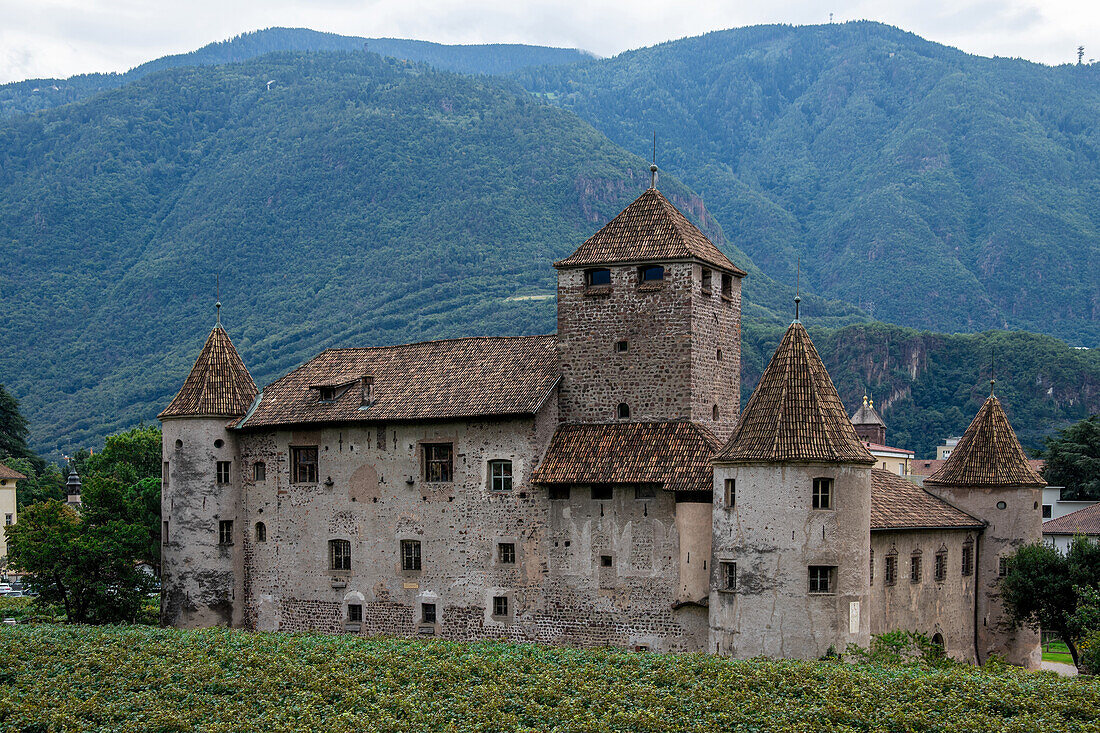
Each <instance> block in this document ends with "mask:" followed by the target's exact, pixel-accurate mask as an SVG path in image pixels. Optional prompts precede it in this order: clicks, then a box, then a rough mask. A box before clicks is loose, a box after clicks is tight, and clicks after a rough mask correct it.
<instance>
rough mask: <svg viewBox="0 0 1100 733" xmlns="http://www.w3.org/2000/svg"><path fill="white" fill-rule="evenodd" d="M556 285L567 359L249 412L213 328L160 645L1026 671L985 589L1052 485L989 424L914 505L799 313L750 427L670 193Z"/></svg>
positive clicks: (248, 380) (469, 346)
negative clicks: (434, 649)
mask: <svg viewBox="0 0 1100 733" xmlns="http://www.w3.org/2000/svg"><path fill="white" fill-rule="evenodd" d="M554 266H555V267H556V268H557V272H558V291H557V308H558V329H557V334H555V335H550V336H529V337H515V338H463V339H454V340H445V341H429V342H424V343H416V344H407V345H402V346H388V347H379V348H350V349H328V350H326V351H324V352H322V353H321V354H319V355H318V356H316V357H315V358H313V359H311V360H310V361H308V362H306V363H305V364H303V365H301V366H299V367H298V368H297V369H295V370H293V371H291V372H290V373H289V374H287V375H286V376H284V377H282V378H281V379H278V380H277V381H275V382H273V383H272V384H270V385H268V386H266V387H265V388H264V389H263V390H262V391H260V390H258V389H257V387H256V385H255V383H254V382H253V380H252V377H251V376H250V375H249V373H248V370H247V369H246V367H245V365H244V363H243V361H242V360H241V357H240V356H239V355H238V353H237V351H236V350H235V349H234V347H233V345H232V343H231V342H230V339H229V336H228V335H227V333H226V332H225V330H224V329H223V328H222V327H221V325H220V323H219V325H217V326H215V328H214V329H213V330H212V331H211V333H210V336H209V338H208V339H207V341H206V344H205V346H204V347H203V349H202V352H201V353H200V354H199V356H198V359H197V360H196V362H195V365H194V367H193V369H192V370H191V372H190V374H189V375H188V377H187V379H186V381H185V382H184V384H183V387H182V388H181V389H180V391H179V393H178V394H177V396H176V397H175V399H173V400H172V402H171V404H170V405H169V406H168V407H167V408H166V409H165V410H164V411H163V412H162V413H161V415H160V419H161V420H162V422H163V428H164V443H163V460H164V467H163V468H164V475H163V499H162V502H163V503H162V514H163V516H162V518H163V522H164V526H163V533H162V540H163V543H164V544H163V550H162V555H163V567H162V573H163V575H162V582H163V588H164V596H163V610H162V613H163V621H164V622H165V623H166V624H169V625H173V626H180V627H199V626H211V625H230V626H234V627H241V628H247V629H255V630H287V631H302V630H318V631H326V632H334V633H336V632H339V633H358V634H391V635H406V636H433V637H442V638H448V639H479V638H487V637H491V638H500V639H508V640H515V641H532V642H542V643H549V644H568V645H616V646H622V647H628V648H634V649H639V650H642V649H648V650H654V651H706V652H710V653H717V654H722V655H729V656H735V657H753V656H757V655H769V656H775V657H794V658H817V657H820V656H822V655H824V654H826V653H827V652H828V651H829V650H830V649H836V650H841V651H843V650H844V649H845V648H846V647H847V645H848V644H859V645H862V646H866V645H867V644H868V642H869V640H870V637H871V635H872V634H877V633H882V632H885V631H889V630H892V629H898V628H902V629H913V630H917V631H921V632H923V633H926V634H928V635H929V636H932V637H933V638H934V639H935V641H937V642H938V643H940V644H942V645H943V647H944V649H945V650H946V652H947V653H948V654H950V655H951V656H953V657H956V658H959V659H965V660H970V661H976V662H982V661H984V660H985V659H987V658H988V657H989V656H990V655H992V654H997V655H1000V656H1002V657H1005V658H1006V659H1008V660H1009V661H1010V662H1014V663H1017V664H1021V665H1025V666H1028V667H1035V666H1037V665H1038V663H1039V659H1040V653H1039V645H1038V635H1037V633H1036V632H1034V631H1032V630H1029V629H1022V628H1012V627H1011V626H1010V625H1009V624H1007V623H1006V622H1005V618H1004V614H1003V610H1002V608H1001V606H1000V603H999V601H998V598H997V582H998V577H999V575H1000V574H1002V573H1003V572H1004V558H1005V557H1006V555H1007V554H1009V553H1011V552H1012V551H1013V550H1014V549H1015V547H1017V546H1019V545H1021V544H1024V543H1028V542H1034V541H1037V540H1039V539H1040V536H1041V514H1040V508H1039V501H1040V492H1041V488H1042V486H1043V481H1042V479H1041V478H1040V477H1039V476H1038V475H1037V474H1035V473H1034V471H1032V470H1031V468H1030V467H1029V466H1028V464H1027V462H1026V460H1025V457H1024V454H1023V451H1022V449H1021V448H1020V445H1019V443H1018V441H1017V440H1016V436H1015V434H1014V433H1013V431H1012V428H1011V427H1010V426H1009V424H1008V420H1007V418H1006V417H1005V413H1004V411H1003V409H1002V408H1001V405H1000V403H999V402H998V400H997V399H996V397H994V396H992V395H991V396H990V398H989V399H988V401H987V402H986V403H985V405H984V406H983V407H982V408H981V410H980V412H979V413H978V415H977V416H976V417H975V419H974V422H973V424H971V426H970V428H969V429H968V430H967V431H966V434H965V435H964V436H963V438H962V439H961V440H960V441H959V445H958V447H957V448H956V449H955V451H954V452H953V453H952V455H951V457H950V458H949V459H948V460H947V462H946V464H945V465H944V466H943V468H942V470H940V471H939V473H937V474H936V475H934V476H932V477H929V478H928V479H927V480H926V481H925V484H924V488H921V487H918V486H917V485H915V484H913V483H910V482H909V481H907V480H905V479H904V478H901V477H899V476H897V475H895V474H893V473H890V472H887V471H883V470H880V469H877V468H874V467H873V465H874V463H875V459H874V458H873V457H872V456H871V455H870V453H869V452H868V450H867V448H866V446H865V445H864V443H863V442H862V441H861V440H860V437H859V436H858V435H857V433H856V430H855V428H854V427H853V424H852V421H851V419H850V418H849V416H848V415H847V413H846V411H845V409H844V406H843V404H842V403H841V401H840V398H839V397H838V395H837V392H836V389H835V388H834V386H833V384H832V381H831V380H830V378H829V375H828V373H827V372H826V370H825V367H824V365H823V364H822V362H821V360H820V358H819V357H818V354H817V352H816V350H815V349H814V346H813V344H812V342H811V341H810V337H809V335H808V334H807V332H806V330H805V328H804V327H803V326H802V324H801V323H800V321H799V320H798V318H797V315H796V318H795V320H794V322H793V323H791V325H790V327H789V328H788V329H787V332H786V334H785V335H784V337H783V340H782V342H781V343H780V345H779V347H778V349H777V350H776V352H775V354H774V356H772V358H771V361H770V363H769V364H768V366H767V368H766V370H765V371H764V373H763V376H762V378H761V380H760V383H759V385H758V386H757V388H756V390H755V392H754V393H753V395H752V398H751V399H750V400H749V402H748V404H747V405H746V407H745V409H744V412H743V413H740V414H739V406H740V378H741V375H740V361H741V358H740V357H741V355H740V318H741V280H742V278H743V277H744V276H745V272H744V271H743V270H741V269H739V268H738V267H737V266H735V265H734V264H733V263H732V262H730V260H729V259H727V258H726V256H725V255H723V254H722V252H721V251H720V250H719V249H718V248H717V247H715V246H714V244H712V243H711V242H710V240H708V239H707V237H706V236H704V235H703V234H702V233H701V232H700V231H699V230H698V229H697V228H696V227H695V226H694V225H692V224H691V223H690V222H689V221H688V220H687V219H686V218H685V217H684V216H683V214H682V213H681V212H680V211H679V210H677V209H676V207H675V206H673V204H672V203H671V202H669V201H668V199H666V198H665V197H664V196H663V195H662V194H661V193H660V192H659V191H658V190H657V188H656V186H655V185H654V186H652V187H651V188H649V189H648V190H646V191H645V192H644V193H643V194H642V195H641V196H640V197H639V198H638V199H637V200H635V201H634V202H633V203H631V204H630V205H629V206H628V207H627V208H626V209H625V210H623V211H622V212H621V213H620V214H619V215H618V216H616V217H615V218H614V219H612V220H611V221H610V222H609V223H607V224H606V225H605V226H604V227H603V228H602V229H600V230H599V231H598V232H597V233H596V234H594V235H593V236H592V237H591V238H589V239H588V240H587V241H585V242H584V243H583V244H582V245H581V246H580V247H579V248H578V249H577V250H576V251H575V252H574V253H573V254H572V255H570V256H569V257H567V258H565V259H564V260H561V261H560V262H557V263H555V265H554ZM796 307H797V305H796Z"/></svg>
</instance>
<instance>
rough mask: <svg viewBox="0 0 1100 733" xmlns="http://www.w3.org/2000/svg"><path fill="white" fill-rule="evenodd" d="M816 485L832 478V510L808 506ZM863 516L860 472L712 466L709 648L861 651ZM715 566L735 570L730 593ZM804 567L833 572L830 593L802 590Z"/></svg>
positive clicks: (865, 571) (866, 629)
mask: <svg viewBox="0 0 1100 733" xmlns="http://www.w3.org/2000/svg"><path fill="white" fill-rule="evenodd" d="M815 477H831V478H833V479H834V491H835V498H834V508H833V509H828V510H815V509H812V508H811V507H812V491H813V479H814V478H815ZM727 478H732V479H734V480H735V481H736V500H735V502H734V504H733V506H732V507H731V506H728V505H727V503H726V500H725V486H724V482H725V479H727ZM870 515H871V474H870V469H869V468H867V467H865V466H837V465H785V466H771V465H753V466H732V465H719V466H715V471H714V521H713V526H714V538H713V542H714V552H713V559H712V572H711V583H712V589H713V590H712V592H711V596H710V644H709V650H710V651H714V652H717V653H720V654H726V655H730V656H736V657H742V658H745V657H753V656H757V655H761V654H763V655H767V656H773V657H787V658H801V659H814V658H817V657H820V656H822V655H823V654H825V653H826V652H827V651H828V650H829V647H834V648H835V649H836V650H838V651H843V650H844V649H845V648H846V647H847V645H848V644H850V643H853V644H859V645H861V646H866V645H867V643H868V641H869V638H870V636H869V633H870V623H869V618H868V613H867V600H868V595H869V578H868V575H869V568H868V560H869V550H870V536H869V535H870ZM723 562H736V563H737V570H738V586H737V589H736V590H734V591H726V590H722V589H721V586H722V577H721V573H722V565H721V563H723ZM811 565H824V566H834V567H836V568H837V571H836V575H835V581H836V582H835V591H834V592H833V593H831V594H825V595H820V594H811V593H810V592H809V566H811Z"/></svg>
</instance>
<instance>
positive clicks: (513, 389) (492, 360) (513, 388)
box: [237, 336, 559, 428]
mask: <svg viewBox="0 0 1100 733" xmlns="http://www.w3.org/2000/svg"><path fill="white" fill-rule="evenodd" d="M362 377H371V378H372V380H373V383H372V385H371V388H370V389H371V400H370V403H369V405H368V406H367V407H364V406H363V387H362V384H361V382H360V379H361V378H362ZM558 378H559V368H558V355H557V348H556V338H555V337H554V336H523V337H509V338H464V339H451V340H444V341H424V342H421V343H416V344H404V345H401V346H380V347H374V348H361V349H329V350H327V351H323V352H322V353H320V354H319V355H317V356H315V357H314V358H313V359H310V360H309V361H308V362H306V363H305V364H303V365H302V366H300V367H298V368H297V369H295V370H294V371H292V372H290V373H289V374H287V375H286V376H284V377H283V378H281V379H279V380H278V381H276V382H274V383H272V384H270V385H268V386H267V387H264V390H263V392H262V394H261V395H260V400H259V403H258V404H257V406H256V408H255V409H254V410H253V411H252V413H251V414H249V415H247V416H246V417H245V418H244V419H243V420H241V421H239V422H238V423H237V426H238V427H243V428H259V427H268V426H274V425H292V424H309V423H325V422H382V421H392V420H441V419H452V418H460V417H477V416H486V415H498V416H499V415H529V414H533V413H534V412H536V411H537V410H538V408H539V407H540V406H541V405H542V404H543V402H544V401H545V400H546V399H547V397H548V396H549V395H550V393H551V391H552V390H553V389H554V387H555V386H556V385H557V383H558ZM321 386H327V387H332V388H334V391H335V399H333V400H331V401H325V402H322V401H321V392H320V389H319V387H321Z"/></svg>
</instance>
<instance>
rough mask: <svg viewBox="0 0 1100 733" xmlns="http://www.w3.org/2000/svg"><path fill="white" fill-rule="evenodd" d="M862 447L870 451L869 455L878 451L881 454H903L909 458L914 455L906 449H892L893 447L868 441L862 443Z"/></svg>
mask: <svg viewBox="0 0 1100 733" xmlns="http://www.w3.org/2000/svg"><path fill="white" fill-rule="evenodd" d="M863 445H864V447H866V448H867V450H869V451H871V453H874V452H875V451H879V452H881V453H904V454H906V455H908V456H909V457H913V456H914V455H916V454H915V453H913V451H911V450H909V449H908V448H894V447H893V446H890V445H883V444H882V443H872V442H871V441H869V440H865V441H863Z"/></svg>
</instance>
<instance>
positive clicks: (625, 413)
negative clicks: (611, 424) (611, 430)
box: [616, 402, 630, 420]
mask: <svg viewBox="0 0 1100 733" xmlns="http://www.w3.org/2000/svg"><path fill="white" fill-rule="evenodd" d="M616 412H617V414H618V416H619V419H620V420H626V419H627V418H628V417H630V407H629V406H628V405H627V404H626V403H625V402H620V403H619V407H618V409H617V411H616Z"/></svg>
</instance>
